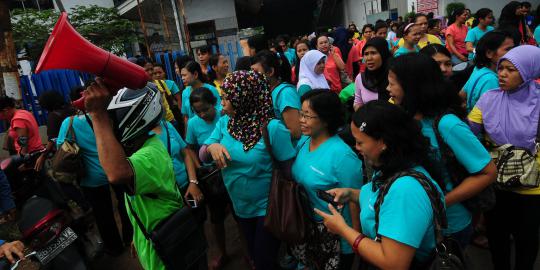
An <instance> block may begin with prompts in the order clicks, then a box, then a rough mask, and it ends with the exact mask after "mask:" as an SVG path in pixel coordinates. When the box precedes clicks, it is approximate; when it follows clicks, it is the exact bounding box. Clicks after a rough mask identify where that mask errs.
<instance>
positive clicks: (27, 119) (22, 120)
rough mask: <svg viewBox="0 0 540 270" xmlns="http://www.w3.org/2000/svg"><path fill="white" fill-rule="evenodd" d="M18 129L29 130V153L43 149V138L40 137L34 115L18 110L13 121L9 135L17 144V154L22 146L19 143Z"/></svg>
mask: <svg viewBox="0 0 540 270" xmlns="http://www.w3.org/2000/svg"><path fill="white" fill-rule="evenodd" d="M17 128H23V129H26V130H28V153H32V152H34V151H38V150H41V149H43V144H42V143H41V137H40V136H39V127H38V124H37V122H36V119H35V118H34V116H33V115H32V113H30V112H28V111H25V110H16V111H15V114H14V115H13V118H12V119H11V124H10V128H9V133H8V134H9V137H11V138H12V139H13V141H14V142H15V150H17V153H20V152H21V146H20V145H19V142H18V138H19V135H18V134H17V131H16V129H17Z"/></svg>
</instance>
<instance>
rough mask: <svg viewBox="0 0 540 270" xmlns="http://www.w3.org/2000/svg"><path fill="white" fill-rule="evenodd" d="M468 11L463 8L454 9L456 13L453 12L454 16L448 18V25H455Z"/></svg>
mask: <svg viewBox="0 0 540 270" xmlns="http://www.w3.org/2000/svg"><path fill="white" fill-rule="evenodd" d="M466 11H467V10H466V9H465V8H462V7H459V8H456V9H454V11H452V15H450V17H449V18H448V25H452V24H453V23H455V22H456V18H457V17H458V16H461V15H463V13H465V12H466Z"/></svg>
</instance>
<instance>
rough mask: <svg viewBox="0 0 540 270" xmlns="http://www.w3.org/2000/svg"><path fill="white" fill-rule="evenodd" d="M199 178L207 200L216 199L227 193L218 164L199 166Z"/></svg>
mask: <svg viewBox="0 0 540 270" xmlns="http://www.w3.org/2000/svg"><path fill="white" fill-rule="evenodd" d="M197 179H198V180H199V187H200V188H201V190H202V192H203V194H204V198H205V199H206V200H207V201H214V200H217V199H219V198H223V197H224V196H226V195H227V189H226V188H225V184H224V183H223V177H222V175H221V169H219V168H218V167H217V166H216V165H213V164H212V165H203V166H201V167H199V168H197Z"/></svg>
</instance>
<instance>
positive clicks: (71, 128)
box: [66, 115, 77, 142]
mask: <svg viewBox="0 0 540 270" xmlns="http://www.w3.org/2000/svg"><path fill="white" fill-rule="evenodd" d="M74 118H75V116H73V115H72V116H70V117H69V126H68V130H67V133H66V139H68V140H71V141H73V142H75V141H77V139H76V138H75V130H74V129H73V119H74ZM70 136H71V138H70Z"/></svg>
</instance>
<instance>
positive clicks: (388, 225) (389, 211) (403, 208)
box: [359, 167, 442, 261]
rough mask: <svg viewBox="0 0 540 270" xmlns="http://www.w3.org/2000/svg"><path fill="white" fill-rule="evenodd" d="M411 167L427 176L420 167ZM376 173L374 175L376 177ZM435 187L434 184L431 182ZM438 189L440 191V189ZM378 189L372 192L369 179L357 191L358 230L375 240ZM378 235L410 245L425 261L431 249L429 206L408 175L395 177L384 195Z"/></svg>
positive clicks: (433, 239) (420, 259)
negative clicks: (359, 226) (358, 204)
mask: <svg viewBox="0 0 540 270" xmlns="http://www.w3.org/2000/svg"><path fill="white" fill-rule="evenodd" d="M414 170H416V171H418V172H421V173H423V174H425V175H426V176H427V177H428V178H429V179H431V180H432V181H433V179H432V178H431V176H430V175H429V174H428V173H427V172H426V170H425V169H424V168H422V167H415V168H414ZM376 175H377V174H376V173H375V174H374V177H376ZM433 183H435V185H436V186H437V187H438V185H437V183H436V182H435V181H433ZM439 192H441V193H442V191H441V190H439ZM378 195H379V190H378V189H377V190H376V191H373V182H369V183H367V184H365V185H364V186H363V187H362V189H361V191H360V198H359V201H360V224H361V226H362V232H363V233H364V234H365V235H366V237H369V238H370V239H375V238H376V237H377V233H376V232H375V202H376V201H377V196H378ZM378 232H379V235H381V236H384V237H387V238H390V239H392V240H394V241H397V242H400V243H403V244H405V245H408V246H411V247H414V248H415V249H416V253H415V255H414V256H415V258H416V259H417V260H419V261H426V260H427V259H428V258H429V257H430V255H431V252H432V251H433V249H434V248H435V231H434V226H433V208H432V206H431V201H430V200H429V197H428V195H427V193H426V190H425V189H424V188H423V187H422V185H421V184H420V183H419V182H418V180H416V179H414V178H413V177H411V176H403V177H400V178H398V179H397V180H396V181H395V182H394V183H393V184H392V186H391V187H390V190H389V191H388V193H387V194H386V195H385V197H384V201H383V203H382V205H381V208H380V211H379V231H378Z"/></svg>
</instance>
